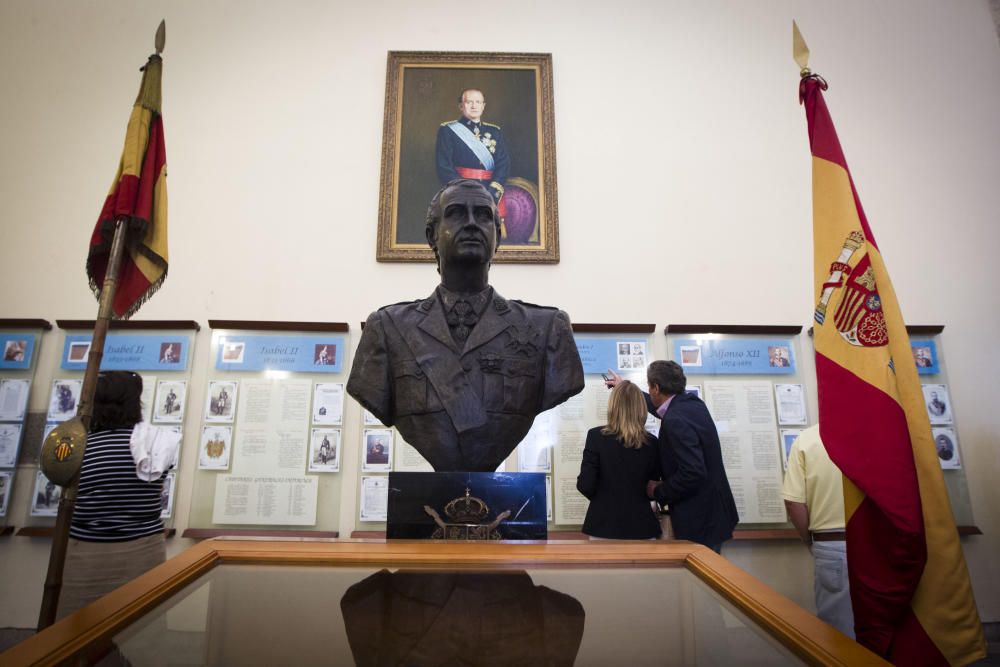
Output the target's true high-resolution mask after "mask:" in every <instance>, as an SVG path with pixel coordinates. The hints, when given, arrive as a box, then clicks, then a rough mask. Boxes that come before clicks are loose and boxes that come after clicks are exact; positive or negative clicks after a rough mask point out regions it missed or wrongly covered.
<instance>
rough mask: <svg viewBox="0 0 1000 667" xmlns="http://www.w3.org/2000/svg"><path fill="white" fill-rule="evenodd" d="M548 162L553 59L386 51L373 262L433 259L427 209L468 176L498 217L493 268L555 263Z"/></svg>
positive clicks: (552, 177) (552, 155) (551, 155)
mask: <svg viewBox="0 0 1000 667" xmlns="http://www.w3.org/2000/svg"><path fill="white" fill-rule="evenodd" d="M555 161H556V148H555V122H554V113H553V107H552V56H551V54H547V53H451V52H431V51H390V52H389V57H388V64H387V67H386V93H385V118H384V123H383V131H382V177H381V184H380V191H379V222H378V251H377V253H376V259H378V261H381V262H433V261H434V254H433V252H432V251H431V249H430V248H429V247H428V245H427V240H426V235H425V232H424V229H425V221H426V216H427V206H428V204H429V203H430V200H431V198H432V197H433V196H434V193H436V192H437V191H438V190H439V189H440V188H441V187H442V186H443V185H445V184H446V183H448V182H449V181H451V180H453V179H456V178H471V179H475V180H479V181H480V182H481V183H482V184H483V185H484V186H485V187H486V189H487V191H489V192H490V194H491V195H492V196H493V197H494V199H495V201H496V202H497V207H498V209H499V211H500V217H501V222H502V224H501V239H500V245H499V250H498V251H497V256H496V257H495V258H494V261H495V262H520V263H556V262H558V261H559V221H558V207H557V203H556V199H557V189H556V162H555Z"/></svg>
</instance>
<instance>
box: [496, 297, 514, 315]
mask: <svg viewBox="0 0 1000 667" xmlns="http://www.w3.org/2000/svg"><path fill="white" fill-rule="evenodd" d="M493 309H494V310H495V311H497V312H498V313H500V314H501V315H502V314H503V313H506V312H507V311H508V310H510V304H509V303H507V299H505V298H503V297H502V296H500V295H499V294H496V293H494V294H493Z"/></svg>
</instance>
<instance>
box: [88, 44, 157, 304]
mask: <svg viewBox="0 0 1000 667" xmlns="http://www.w3.org/2000/svg"><path fill="white" fill-rule="evenodd" d="M142 69H143V75H142V85H141V86H140V88H139V96H138V97H137V98H136V100H135V106H133V107H132V115H131V117H130V118H129V121H128V129H127V130H126V131H125V148H124V150H123V151H122V157H121V162H120V163H119V165H118V173H117V174H116V175H115V180H114V182H113V183H112V184H111V192H110V193H108V197H107V199H106V200H105V201H104V208H103V209H101V215H100V217H99V218H98V219H97V225H96V226H95V227H94V233H93V235H92V236H91V238H90V254H89V255H88V256H87V276H88V277H89V278H90V287H91V289H92V290H93V291H94V294H95V295H96V296H97V297H98V298H100V294H101V288H102V287H103V285H104V276H105V273H106V271H107V268H108V259H109V256H110V251H111V239H112V238H113V236H114V227H115V220H117V219H118V218H122V219H124V220H125V221H126V224H127V226H128V235H127V237H126V238H127V241H126V247H125V253H124V255H123V256H122V262H121V268H120V270H119V274H118V277H119V278H118V286H117V290H116V292H115V298H114V301H113V303H112V309H113V310H114V314H115V316H116V317H119V318H123V319H127V318H128V317H131V316H132V315H133V314H134V313H135V312H136V311H137V310H139V306H141V305H142V304H143V303H145V302H146V299H148V298H149V297H150V296H152V295H153V293H154V292H155V291H156V290H157V289H158V288H159V287H160V285H161V284H162V283H163V279H164V278H166V277H167V153H166V148H165V146H164V143H163V119H162V117H161V116H160V79H161V75H162V72H163V60H162V58H161V57H160V56H159V55H157V54H154V55H151V56H150V57H149V61H148V62H147V63H146V65H145V67H143V68H142Z"/></svg>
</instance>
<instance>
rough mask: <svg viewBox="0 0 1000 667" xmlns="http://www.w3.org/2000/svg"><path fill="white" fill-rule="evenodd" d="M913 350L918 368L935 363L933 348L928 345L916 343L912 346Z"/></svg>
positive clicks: (927, 366) (914, 360) (928, 366)
mask: <svg viewBox="0 0 1000 667" xmlns="http://www.w3.org/2000/svg"><path fill="white" fill-rule="evenodd" d="M910 349H911V350H912V351H913V362H914V363H915V364H916V365H917V368H930V367H931V366H933V365H934V357H933V356H932V355H931V348H930V347H929V346H927V345H915V346H913V347H911V348H910Z"/></svg>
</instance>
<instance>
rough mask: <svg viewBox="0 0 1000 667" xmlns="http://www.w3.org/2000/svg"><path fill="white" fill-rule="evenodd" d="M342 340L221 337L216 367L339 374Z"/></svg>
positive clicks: (235, 369) (330, 338) (342, 348)
mask: <svg viewBox="0 0 1000 667" xmlns="http://www.w3.org/2000/svg"><path fill="white" fill-rule="evenodd" d="M345 346H346V342H345V339H344V337H343V336H223V337H222V338H220V339H219V351H218V356H217V357H216V359H215V367H216V368H217V369H219V370H220V371H291V372H295V373H339V372H340V371H341V368H342V367H343V365H344V349H345Z"/></svg>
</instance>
